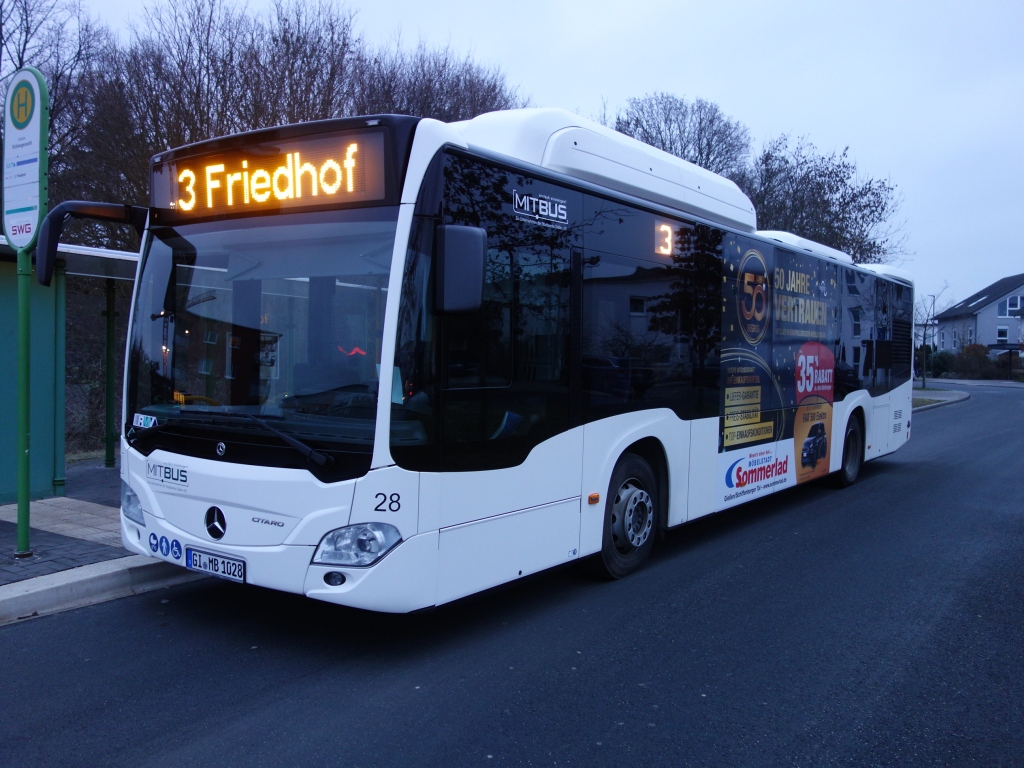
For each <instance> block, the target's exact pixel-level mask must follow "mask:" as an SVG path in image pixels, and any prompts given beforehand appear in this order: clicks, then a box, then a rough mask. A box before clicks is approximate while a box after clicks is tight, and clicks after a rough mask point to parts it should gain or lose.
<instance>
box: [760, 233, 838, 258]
mask: <svg viewBox="0 0 1024 768" xmlns="http://www.w3.org/2000/svg"><path fill="white" fill-rule="evenodd" d="M757 234H759V235H760V236H761V237H767V238H768V239H769V240H777V241H779V242H780V243H782V244H783V245H788V246H789V247H790V248H794V249H796V250H798V251H807V252H808V253H813V254H814V255H816V256H824V257H825V258H826V259H832V260H833V261H841V262H842V263H843V264H853V258H852V257H851V256H850V255H849V254H846V253H843V252H842V251H838V250H836V249H835V248H830V247H829V246H827V245H822V244H821V243H816V242H814V241H813V240H808V239H807V238H806V237H800V236H799V235H794V234H792V233H791V232H777V231H775V230H771V229H766V230H761V231H759V232H758V233H757Z"/></svg>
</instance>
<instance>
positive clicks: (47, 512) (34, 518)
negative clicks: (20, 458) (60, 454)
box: [0, 459, 129, 585]
mask: <svg viewBox="0 0 1024 768" xmlns="http://www.w3.org/2000/svg"><path fill="white" fill-rule="evenodd" d="M65 474H66V477H67V486H66V487H67V494H68V495H67V496H61V497H55V498H50V499H41V500H39V501H33V502H32V504H31V507H30V515H29V520H30V526H31V546H32V556H31V557H27V558H15V557H14V551H15V549H16V548H17V525H16V523H17V519H18V506H17V505H16V504H6V505H4V506H0V585H3V584H11V583H13V582H16V581H22V580H24V579H31V578H35V577H37V576H45V575H47V574H50V573H56V572H57V571H63V570H67V569H68V568H76V567H78V566H81V565H89V564H91V563H101V562H104V561H106V560H113V559H116V558H119V557H128V556H129V553H128V552H127V551H126V550H125V549H124V548H123V547H122V546H121V520H120V476H119V473H118V470H117V468H116V467H115V468H113V469H108V468H105V467H103V461H102V459H88V460H85V461H80V462H75V463H72V464H69V465H68V467H67V471H66V473H65Z"/></svg>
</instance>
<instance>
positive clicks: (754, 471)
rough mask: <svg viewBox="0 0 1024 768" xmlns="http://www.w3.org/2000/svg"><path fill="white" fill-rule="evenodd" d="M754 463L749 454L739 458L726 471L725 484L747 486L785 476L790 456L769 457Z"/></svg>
mask: <svg viewBox="0 0 1024 768" xmlns="http://www.w3.org/2000/svg"><path fill="white" fill-rule="evenodd" d="M741 464H746V466H742V467H741V466H740V465H741ZM751 464H754V461H752V460H751V459H750V457H748V456H744V457H743V458H742V459H737V460H736V461H734V462H733V463H732V465H731V466H730V467H729V469H728V470H726V472H725V484H726V485H727V486H729V487H730V488H745V487H746V486H748V485H751V484H753V483H761V482H764V481H765V480H771V479H773V478H777V477H785V476H786V473H787V471H788V470H789V456H786V457H785V458H783V459H782V460H781V461H780V460H779V459H775V458H772V459H768V460H765V461H764V462H763V463H758V464H755V465H754V466H751Z"/></svg>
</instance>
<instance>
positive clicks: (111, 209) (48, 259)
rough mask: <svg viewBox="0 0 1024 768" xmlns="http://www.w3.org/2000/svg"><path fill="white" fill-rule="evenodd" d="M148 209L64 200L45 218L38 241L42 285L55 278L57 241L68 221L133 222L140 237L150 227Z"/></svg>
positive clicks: (39, 273) (37, 264)
mask: <svg viewBox="0 0 1024 768" xmlns="http://www.w3.org/2000/svg"><path fill="white" fill-rule="evenodd" d="M147 216H149V209H148V208H141V207H139V206H137V205H118V204H117V203H86V202H83V201H81V200H68V201H67V202H65V203H61V204H60V205H58V206H57V207H56V208H54V209H53V210H52V211H50V212H49V213H48V214H46V218H45V219H43V224H42V226H40V227H39V240H38V241H37V242H36V279H38V280H39V282H40V284H42V285H49V284H50V280H51V279H53V267H54V265H55V264H56V263H57V244H58V243H59V242H60V236H61V234H62V233H63V232H64V223H65V222H66V221H67V220H68V219H69V218H72V219H98V220H99V221H113V222H117V223H119V224H131V225H132V227H134V228H135V231H136V232H137V233H138V235H139V237H142V233H143V232H144V231H145V230H146V217H147Z"/></svg>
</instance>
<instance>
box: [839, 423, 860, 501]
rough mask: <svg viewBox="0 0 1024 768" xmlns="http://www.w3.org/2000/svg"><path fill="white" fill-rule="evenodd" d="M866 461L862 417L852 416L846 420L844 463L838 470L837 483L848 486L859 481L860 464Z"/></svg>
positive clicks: (844, 486) (841, 486)
mask: <svg viewBox="0 0 1024 768" xmlns="http://www.w3.org/2000/svg"><path fill="white" fill-rule="evenodd" d="M863 463H864V433H863V430H862V429H861V426H860V419H858V418H857V417H856V416H851V417H850V420H849V421H847V422H846V433H845V435H844V436H843V465H842V466H841V467H840V468H839V471H838V472H836V483H837V484H838V485H839V487H840V488H846V487H847V486H850V485H853V484H854V483H855V482H857V476H858V475H860V466H861V464H863Z"/></svg>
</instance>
